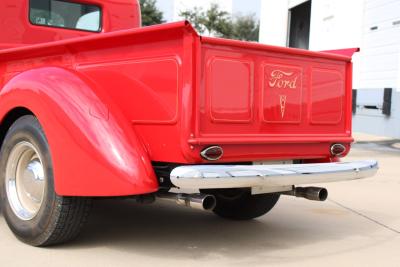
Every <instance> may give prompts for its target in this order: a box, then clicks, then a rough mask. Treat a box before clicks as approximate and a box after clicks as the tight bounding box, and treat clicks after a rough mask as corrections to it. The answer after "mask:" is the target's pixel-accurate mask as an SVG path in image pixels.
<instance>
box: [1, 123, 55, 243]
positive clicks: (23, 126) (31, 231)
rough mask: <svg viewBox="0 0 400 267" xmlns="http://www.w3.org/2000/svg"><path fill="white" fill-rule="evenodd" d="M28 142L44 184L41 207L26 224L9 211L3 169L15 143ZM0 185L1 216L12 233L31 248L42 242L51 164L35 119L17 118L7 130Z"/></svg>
mask: <svg viewBox="0 0 400 267" xmlns="http://www.w3.org/2000/svg"><path fill="white" fill-rule="evenodd" d="M22 141H26V142H29V143H31V144H32V145H33V146H34V147H35V148H36V150H37V152H38V153H39V156H40V158H41V160H42V164H43V168H44V172H45V177H46V185H45V193H44V199H43V204H42V206H41V207H40V210H39V212H38V214H36V216H35V217H34V218H33V219H31V220H28V221H24V220H22V219H20V218H19V217H17V216H16V215H15V213H14V211H13V210H12V208H11V206H10V203H9V201H8V197H7V191H6V185H5V181H6V179H5V178H6V177H5V174H6V166H7V161H8V158H9V155H10V152H11V150H12V149H13V147H14V146H15V145H16V144H18V143H19V142H22ZM0 182H1V198H2V200H1V205H2V211H3V214H4V217H5V219H6V221H7V224H8V225H9V227H10V229H11V230H12V231H13V232H14V234H15V235H16V236H17V237H18V238H19V239H21V240H23V241H24V242H26V243H30V244H33V245H35V244H36V243H41V242H43V238H46V231H48V230H49V229H48V226H49V225H51V222H50V220H51V218H52V217H53V216H51V213H52V212H53V210H54V209H53V206H54V205H55V202H56V199H57V197H56V194H55V193H54V192H55V191H54V178H53V165H52V161H51V155H50V151H49V147H48V142H47V139H46V136H45V134H44V132H43V130H42V127H41V126H40V124H39V122H38V120H37V119H36V118H35V117H34V116H30V115H27V116H23V117H21V118H19V119H18V120H17V121H16V122H15V123H14V124H13V125H12V126H11V127H10V129H9V131H8V132H7V134H6V137H5V139H4V142H3V145H2V148H1V150H0Z"/></svg>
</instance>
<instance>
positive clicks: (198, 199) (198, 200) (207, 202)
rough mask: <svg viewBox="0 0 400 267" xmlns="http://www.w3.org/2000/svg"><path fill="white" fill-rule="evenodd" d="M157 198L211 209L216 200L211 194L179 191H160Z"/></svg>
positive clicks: (190, 206) (186, 205) (182, 204)
mask: <svg viewBox="0 0 400 267" xmlns="http://www.w3.org/2000/svg"><path fill="white" fill-rule="evenodd" d="M157 197H158V198H161V199H166V200H172V201H174V202H175V203H176V204H178V205H180V206H185V207H189V208H193V209H198V210H207V211H208V210H213V209H214V208H215V205H216V204H217V200H216V199H215V197H214V196H213V195H206V194H180V193H177V194H175V193H160V194H157Z"/></svg>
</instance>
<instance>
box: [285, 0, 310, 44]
mask: <svg viewBox="0 0 400 267" xmlns="http://www.w3.org/2000/svg"><path fill="white" fill-rule="evenodd" d="M289 19H290V23H289V27H290V28H289V42H288V43H289V47H296V48H302V49H308V45H309V41H310V20H311V1H307V2H305V3H303V4H301V5H298V6H296V7H293V8H292V9H290V10H289Z"/></svg>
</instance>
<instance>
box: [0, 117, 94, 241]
mask: <svg viewBox="0 0 400 267" xmlns="http://www.w3.org/2000/svg"><path fill="white" fill-rule="evenodd" d="M0 179H1V198H2V201H1V205H2V211H3V214H4V217H5V219H6V221H7V224H8V225H9V227H10V229H11V230H12V231H13V232H14V234H15V235H16V236H17V237H18V238H19V239H20V240H22V241H23V242H25V243H28V244H31V245H33V246H48V245H55V244H59V243H63V242H66V241H69V240H71V239H73V238H75V237H76V236H77V235H78V233H79V231H80V229H81V228H82V226H83V224H84V222H85V221H86V218H87V216H88V213H89V209H90V203H91V200H90V199H89V198H78V197H62V196H58V195H57V194H56V193H55V190H54V177H53V164H52V161H51V155H50V151H49V146H48V143H47V139H46V136H45V134H44V132H43V130H42V127H41V125H40V124H39V122H38V120H37V119H36V118H35V117H34V116H31V115H27V116H23V117H21V118H19V119H18V120H17V121H16V122H15V123H14V124H13V125H12V126H11V127H10V129H9V131H8V132H7V135H6V137H5V139H4V142H3V146H2V148H1V151H0Z"/></svg>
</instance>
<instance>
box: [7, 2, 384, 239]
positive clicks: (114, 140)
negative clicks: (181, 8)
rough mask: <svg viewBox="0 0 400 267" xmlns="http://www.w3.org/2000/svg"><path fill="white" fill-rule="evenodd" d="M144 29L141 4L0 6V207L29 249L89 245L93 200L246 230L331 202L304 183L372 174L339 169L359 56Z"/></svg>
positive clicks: (181, 28) (366, 166)
mask: <svg viewBox="0 0 400 267" xmlns="http://www.w3.org/2000/svg"><path fill="white" fill-rule="evenodd" d="M140 26H141V17H140V6H139V4H138V2H137V0H74V1H67V0H2V1H1V2H0V122H1V124H0V140H1V152H0V173H1V174H0V180H1V209H2V213H3V215H4V217H5V219H6V221H7V223H8V225H9V227H10V228H11V230H12V231H13V232H14V234H15V235H16V236H17V237H18V238H19V239H20V240H22V241H23V242H26V243H28V244H31V245H34V246H47V245H53V244H58V243H61V242H66V241H69V240H71V239H72V238H74V237H76V236H77V235H78V233H79V231H80V229H81V227H82V225H83V224H84V222H85V220H86V218H87V216H88V212H89V209H90V203H91V200H92V199H93V198H95V197H132V198H134V199H137V200H138V201H141V202H152V201H154V200H155V199H158V198H164V199H169V200H173V201H175V202H176V203H177V204H180V205H185V206H189V207H193V208H199V209H203V210H212V211H213V212H214V213H216V214H217V215H219V216H221V217H224V218H228V219H235V220H245V219H252V218H255V217H258V216H261V215H263V214H265V213H267V212H268V211H269V210H271V209H272V208H273V206H274V205H275V204H276V202H277V201H278V199H279V197H280V196H281V195H292V196H297V197H304V198H307V199H311V200H320V201H322V200H325V199H326V198H327V191H326V189H324V188H319V187H297V186H298V185H304V184H313V183H325V182H333V181H342V180H352V179H360V178H365V177H369V176H372V175H374V174H375V172H376V170H377V168H378V167H377V162H376V161H374V160H369V161H358V162H347V163H344V162H343V163H342V162H340V161H339V158H340V157H343V156H345V155H346V154H347V153H348V152H349V149H350V145H351V143H352V142H353V139H352V137H351V114H352V113H351V109H352V105H351V104H352V101H351V97H352V95H351V90H352V63H351V54H352V52H354V51H353V50H341V51H330V52H311V51H305V50H300V49H290V48H283V47H274V46H268V45H261V44H257V43H248V42H241V41H233V40H224V39H218V38H209V37H202V36H199V35H198V34H197V33H196V31H195V30H194V29H193V28H192V26H191V25H190V23H188V22H185V21H184V22H177V23H170V24H164V25H157V26H151V27H140ZM176 190H180V191H176Z"/></svg>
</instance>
